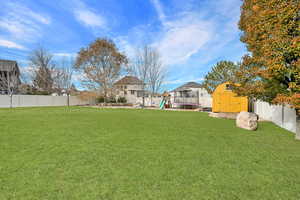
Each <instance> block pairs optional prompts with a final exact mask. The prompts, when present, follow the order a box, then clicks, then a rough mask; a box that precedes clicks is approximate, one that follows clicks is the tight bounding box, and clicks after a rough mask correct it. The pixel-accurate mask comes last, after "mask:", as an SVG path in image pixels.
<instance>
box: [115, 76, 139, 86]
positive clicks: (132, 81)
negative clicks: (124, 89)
mask: <svg viewBox="0 0 300 200" xmlns="http://www.w3.org/2000/svg"><path fill="white" fill-rule="evenodd" d="M143 84H144V83H143V81H141V80H140V79H138V78H137V77H135V76H125V77H123V78H122V79H120V80H118V81H117V82H115V85H143Z"/></svg>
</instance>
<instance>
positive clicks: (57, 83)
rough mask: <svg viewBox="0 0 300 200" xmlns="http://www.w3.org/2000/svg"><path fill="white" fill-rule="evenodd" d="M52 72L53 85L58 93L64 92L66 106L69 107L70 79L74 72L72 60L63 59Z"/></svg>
mask: <svg viewBox="0 0 300 200" xmlns="http://www.w3.org/2000/svg"><path fill="white" fill-rule="evenodd" d="M58 66H59V68H58V67H56V68H54V69H53V71H52V73H51V74H52V76H53V85H54V87H55V88H57V89H58V91H59V92H60V93H62V92H65V93H66V94H67V105H68V106H70V90H71V87H72V84H73V82H72V77H73V72H74V60H73V59H72V58H71V59H70V60H69V61H68V60H67V58H63V59H62V60H61V62H60V63H59V64H58Z"/></svg>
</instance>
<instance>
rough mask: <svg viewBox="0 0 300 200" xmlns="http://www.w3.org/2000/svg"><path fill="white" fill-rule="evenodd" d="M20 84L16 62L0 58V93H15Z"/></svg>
mask: <svg viewBox="0 0 300 200" xmlns="http://www.w3.org/2000/svg"><path fill="white" fill-rule="evenodd" d="M20 84H21V81H20V70H19V67H18V64H17V62H16V61H12V60H1V59H0V94H9V93H10V92H13V93H15V92H16V90H17V89H18V86H19V85H20Z"/></svg>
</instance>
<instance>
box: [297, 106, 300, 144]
mask: <svg viewBox="0 0 300 200" xmlns="http://www.w3.org/2000/svg"><path fill="white" fill-rule="evenodd" d="M296 140H300V114H299V110H296Z"/></svg>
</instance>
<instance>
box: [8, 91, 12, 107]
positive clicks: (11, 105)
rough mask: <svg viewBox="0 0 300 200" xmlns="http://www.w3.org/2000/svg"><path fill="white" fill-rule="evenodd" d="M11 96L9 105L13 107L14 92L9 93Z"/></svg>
mask: <svg viewBox="0 0 300 200" xmlns="http://www.w3.org/2000/svg"><path fill="white" fill-rule="evenodd" d="M9 98H10V99H9V100H10V103H9V104H10V105H9V107H10V108H12V107H13V106H12V103H13V101H12V100H13V99H12V98H13V93H12V92H11V93H10V94H9Z"/></svg>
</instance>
